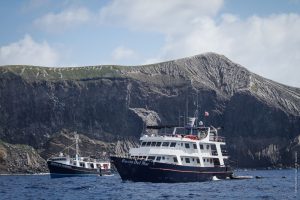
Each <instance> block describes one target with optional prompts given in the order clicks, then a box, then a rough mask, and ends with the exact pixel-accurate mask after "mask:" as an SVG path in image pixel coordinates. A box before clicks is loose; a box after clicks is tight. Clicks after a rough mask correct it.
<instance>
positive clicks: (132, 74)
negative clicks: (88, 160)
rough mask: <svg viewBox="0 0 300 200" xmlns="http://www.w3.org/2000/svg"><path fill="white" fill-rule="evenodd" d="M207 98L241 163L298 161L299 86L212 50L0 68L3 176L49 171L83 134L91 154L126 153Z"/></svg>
mask: <svg viewBox="0 0 300 200" xmlns="http://www.w3.org/2000/svg"><path fill="white" fill-rule="evenodd" d="M195 102H198V104H199V113H204V112H205V111H207V112H209V117H207V118H206V119H205V123H206V124H211V125H216V126H222V127H224V129H223V130H222V132H221V134H222V135H223V136H225V137H226V139H227V145H228V151H229V155H230V156H231V159H232V162H233V164H232V165H233V167H246V168H259V167H289V166H291V165H292V164H293V162H294V161H293V153H294V151H296V150H298V151H299V150H300V89H299V88H295V87H290V86H286V85H283V84H280V83H277V82H274V81H272V80H269V79H266V78H263V77H261V76H259V75H257V74H254V73H252V72H250V71H248V70H247V69H246V68H244V67H242V66H240V65H239V64H236V63H234V62H232V61H231V60H229V59H228V58H226V57H225V56H223V55H218V54H215V53H206V54H202V55H197V56H193V57H188V58H183V59H178V60H173V61H168V62H162V63H158V64H151V65H142V66H115V65H111V66H86V67H65V68H56V67H38V66H20V65H18V66H1V67H0V140H1V142H0V173H34V172H46V171H47V169H46V167H45V159H47V158H48V157H49V156H50V155H52V154H55V153H58V152H59V151H61V150H62V149H64V148H65V147H66V146H68V145H70V144H71V143H72V137H73V134H74V133H75V132H77V133H79V134H80V138H81V144H80V145H81V146H80V149H81V150H82V154H86V155H95V156H100V157H101V156H106V155H109V154H115V153H118V154H123V153H125V152H127V150H128V148H130V147H131V146H134V145H136V144H137V142H138V138H139V136H140V134H141V133H142V131H143V127H144V125H145V124H147V125H157V124H166V123H168V124H178V123H180V121H179V118H180V117H179V116H181V115H184V114H185V113H186V110H187V108H188V112H189V114H192V113H194V111H195V108H196V107H195Z"/></svg>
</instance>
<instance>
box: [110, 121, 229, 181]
mask: <svg viewBox="0 0 300 200" xmlns="http://www.w3.org/2000/svg"><path fill="white" fill-rule="evenodd" d="M196 124H197V120H196V118H195V117H193V118H188V123H187V125H186V126H183V127H180V126H177V127H176V126H147V129H148V130H149V129H158V130H166V129H169V128H173V132H172V134H165V133H163V134H161V133H160V134H159V133H158V132H159V131H156V132H157V133H154V134H153V133H152V134H149V133H148V134H147V133H146V134H144V135H143V136H142V137H141V138H140V146H139V147H137V148H131V149H130V151H129V155H128V156H111V161H112V163H113V164H114V165H115V167H116V168H117V170H118V172H119V174H120V176H121V178H122V180H124V181H126V180H129V181H139V182H200V181H208V180H213V179H228V178H231V177H232V175H233V172H232V170H231V168H230V166H229V165H227V160H228V154H227V151H226V147H225V138H224V137H221V136H219V134H218V129H217V128H215V127H213V126H209V127H205V126H204V125H203V123H202V122H201V121H200V123H199V125H196ZM152 132H153V131H152Z"/></svg>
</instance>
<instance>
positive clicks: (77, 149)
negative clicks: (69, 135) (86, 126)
mask: <svg viewBox="0 0 300 200" xmlns="http://www.w3.org/2000/svg"><path fill="white" fill-rule="evenodd" d="M78 141H79V135H78V134H77V132H75V142H76V161H78V156H79V147H78Z"/></svg>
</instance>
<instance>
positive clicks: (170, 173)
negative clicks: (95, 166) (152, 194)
mask: <svg viewBox="0 0 300 200" xmlns="http://www.w3.org/2000/svg"><path fill="white" fill-rule="evenodd" d="M111 161H112V163H113V164H114V165H115V167H116V168H117V170H118V172H119V174H120V176H121V178H122V180H123V181H134V182H154V183H179V182H180V183H182V182H203V181H210V180H212V179H213V177H216V178H218V179H228V178H231V177H232V175H233V172H232V170H231V169H230V167H192V166H182V165H174V164H166V163H159V162H152V161H146V160H136V159H132V158H125V157H114V156H112V157H111Z"/></svg>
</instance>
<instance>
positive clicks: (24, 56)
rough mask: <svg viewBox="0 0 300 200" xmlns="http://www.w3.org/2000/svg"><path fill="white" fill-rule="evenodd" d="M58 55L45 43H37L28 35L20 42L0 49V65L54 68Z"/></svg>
mask: <svg viewBox="0 0 300 200" xmlns="http://www.w3.org/2000/svg"><path fill="white" fill-rule="evenodd" d="M58 61H59V55H58V53H57V52H56V50H55V49H53V48H52V47H50V46H49V45H48V43H47V42H45V41H44V42H42V43H38V42H36V41H34V40H33V39H32V38H31V36H30V35H25V36H24V38H23V39H21V40H20V41H17V42H14V43H11V44H8V45H6V46H2V47H0V65H40V66H54V65H56V64H57V63H58Z"/></svg>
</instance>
